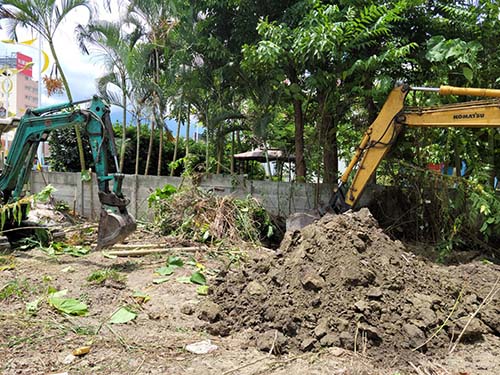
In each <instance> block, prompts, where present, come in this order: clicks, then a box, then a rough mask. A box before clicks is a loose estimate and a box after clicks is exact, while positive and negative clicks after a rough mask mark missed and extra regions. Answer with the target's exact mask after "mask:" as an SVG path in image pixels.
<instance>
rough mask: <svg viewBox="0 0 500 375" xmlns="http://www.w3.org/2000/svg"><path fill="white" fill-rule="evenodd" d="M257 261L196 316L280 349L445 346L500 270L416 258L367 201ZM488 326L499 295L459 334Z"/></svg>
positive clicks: (489, 330)
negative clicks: (385, 229)
mask: <svg viewBox="0 0 500 375" xmlns="http://www.w3.org/2000/svg"><path fill="white" fill-rule="evenodd" d="M250 263H251V264H249V265H246V266H244V267H242V268H240V269H238V270H235V271H230V272H228V273H227V274H222V275H220V277H219V278H218V285H217V286H216V287H215V288H214V294H213V296H212V299H211V301H208V302H207V303H205V304H204V305H202V306H201V307H200V310H201V311H200V312H199V316H200V318H202V319H205V320H208V321H210V322H211V324H210V325H209V326H208V331H209V332H210V333H213V334H220V335H227V334H229V333H230V332H231V330H232V331H233V332H235V331H238V330H241V329H246V328H249V329H251V330H253V332H254V335H253V337H254V339H255V343H256V344H257V346H258V347H259V348H260V349H262V350H266V351H269V350H271V348H273V350H275V351H277V352H278V351H279V352H286V351H288V350H296V349H299V350H302V351H307V350H311V349H314V348H318V347H321V346H323V347H328V346H340V347H344V348H347V349H351V350H352V349H356V350H358V351H363V350H366V349H370V348H379V349H384V351H385V350H387V349H394V350H398V349H410V348H417V347H421V350H423V351H426V350H430V349H433V348H442V347H448V345H450V341H451V340H453V339H456V337H457V336H458V335H459V333H460V332H461V331H462V329H463V327H464V326H465V324H466V322H467V320H468V316H470V314H471V313H473V312H474V311H476V310H477V309H478V307H479V306H480V304H481V302H482V301H483V299H484V298H485V297H486V296H487V295H488V293H489V292H490V291H492V290H493V288H498V285H495V281H496V280H497V278H498V277H499V275H500V267H498V266H495V265H491V264H489V265H483V264H480V263H475V264H469V265H463V266H453V267H444V266H439V265H435V264H432V263H428V262H426V261H424V260H421V259H418V258H417V257H415V256H414V255H413V254H411V253H408V252H406V249H405V247H404V245H403V244H402V243H401V242H399V241H393V240H391V239H390V238H389V237H388V236H387V235H385V234H384V233H383V231H382V230H381V229H380V228H379V226H378V224H377V222H376V220H375V219H374V218H373V217H372V215H371V214H370V212H369V211H368V210H367V209H363V210H361V211H359V212H355V213H347V214H344V215H337V216H332V215H326V216H324V217H323V218H322V219H321V220H319V221H318V222H317V223H314V224H312V225H309V226H307V227H305V228H304V229H302V231H296V232H294V233H288V234H287V236H286V237H285V239H284V240H283V242H282V244H281V247H280V249H279V250H278V252H277V253H276V255H274V256H261V257H258V258H255V259H253V260H252V262H250ZM499 294H500V293H499ZM450 315H451V316H450ZM448 316H450V318H449V319H447V317H448ZM441 326H442V328H440V327H441ZM486 334H494V335H499V334H500V300H499V296H496V297H493V300H492V301H491V302H489V303H488V304H484V305H483V306H481V308H480V310H479V313H478V314H477V317H476V318H475V319H474V320H473V321H472V324H469V326H468V328H467V330H466V331H465V334H464V335H463V338H462V341H463V342H474V341H475V340H480V339H482V338H483V335H486ZM431 336H433V337H432V339H430V340H429V341H428V343H426V344H424V343H425V342H426V341H427V340H428V339H429V338H431Z"/></svg>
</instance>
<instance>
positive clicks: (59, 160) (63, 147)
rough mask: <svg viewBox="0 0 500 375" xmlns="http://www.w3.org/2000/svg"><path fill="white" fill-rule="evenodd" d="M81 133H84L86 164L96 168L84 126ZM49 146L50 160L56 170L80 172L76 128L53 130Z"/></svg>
mask: <svg viewBox="0 0 500 375" xmlns="http://www.w3.org/2000/svg"><path fill="white" fill-rule="evenodd" d="M80 133H82V143H83V151H84V156H85V164H86V165H87V167H89V168H92V169H93V170H95V164H94V160H93V159H92V150H91V148H90V143H89V138H88V136H86V134H85V132H84V129H83V127H81V129H80ZM49 146H50V157H49V158H48V161H49V163H50V166H51V168H52V169H53V170H54V171H60V172H80V170H81V168H80V157H79V154H78V144H77V140H76V133H75V129H73V128H70V129H60V130H54V131H52V132H51V133H50V136H49Z"/></svg>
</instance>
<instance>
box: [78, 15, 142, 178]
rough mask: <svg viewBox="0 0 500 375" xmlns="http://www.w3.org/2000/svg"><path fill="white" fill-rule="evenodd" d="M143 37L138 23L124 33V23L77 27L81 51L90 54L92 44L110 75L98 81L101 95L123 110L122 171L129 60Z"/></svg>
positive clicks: (93, 23) (92, 24)
mask: <svg viewBox="0 0 500 375" xmlns="http://www.w3.org/2000/svg"><path fill="white" fill-rule="evenodd" d="M141 35H142V26H141V25H139V24H136V25H134V28H133V30H132V31H131V32H125V31H124V29H123V24H122V22H121V21H119V22H108V21H96V22H92V23H89V24H87V25H86V26H82V25H79V26H78V28H77V37H78V40H79V41H80V48H81V49H82V51H84V52H85V53H87V54H88V53H89V48H88V45H87V44H90V45H91V46H95V47H97V48H98V49H99V50H100V51H101V52H102V53H101V56H100V57H101V58H102V61H103V62H104V64H105V66H106V69H107V71H108V72H107V73H106V74H105V75H104V76H102V77H100V78H99V79H98V82H97V87H98V91H99V94H100V95H101V96H103V97H104V98H105V99H106V100H108V101H109V102H111V103H112V104H115V105H119V106H120V107H122V110H123V117H122V126H123V129H124V130H123V131H122V142H121V147H120V170H123V167H124V162H125V148H126V138H125V137H126V131H125V129H126V126H127V98H128V97H129V96H130V95H131V88H130V74H129V71H130V69H131V67H132V64H131V63H130V60H131V58H132V56H133V54H132V51H133V50H134V47H135V45H136V43H137V41H138V40H139V38H140V37H141ZM109 86H114V88H118V89H119V90H120V91H121V94H122V96H121V100H117V98H116V97H115V95H114V92H113V88H110V87H109Z"/></svg>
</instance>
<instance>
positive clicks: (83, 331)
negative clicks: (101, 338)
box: [71, 326, 97, 336]
mask: <svg viewBox="0 0 500 375" xmlns="http://www.w3.org/2000/svg"><path fill="white" fill-rule="evenodd" d="M71 331H72V332H73V333H76V334H77V335H81V336H94V335H95V334H96V332H97V329H96V327H93V326H72V327H71Z"/></svg>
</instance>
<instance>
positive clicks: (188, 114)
mask: <svg viewBox="0 0 500 375" xmlns="http://www.w3.org/2000/svg"><path fill="white" fill-rule="evenodd" d="M190 131H191V103H188V107H187V118H186V156H188V155H189V138H190V136H189V132H190Z"/></svg>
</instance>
